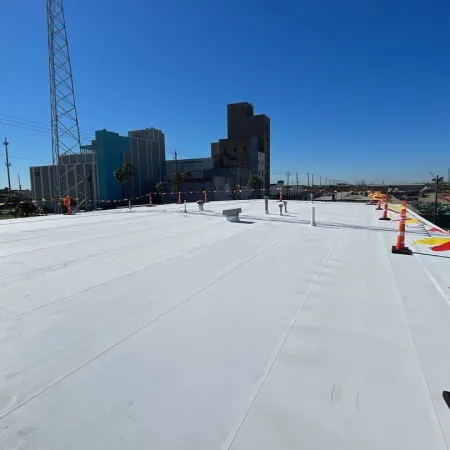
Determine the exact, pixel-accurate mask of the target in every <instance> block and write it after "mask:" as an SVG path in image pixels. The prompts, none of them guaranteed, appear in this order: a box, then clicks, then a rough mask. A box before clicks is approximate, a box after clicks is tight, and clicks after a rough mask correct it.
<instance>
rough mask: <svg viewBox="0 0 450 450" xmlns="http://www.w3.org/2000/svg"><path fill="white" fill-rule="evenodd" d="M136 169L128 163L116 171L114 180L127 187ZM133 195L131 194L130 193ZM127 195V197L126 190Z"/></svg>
mask: <svg viewBox="0 0 450 450" xmlns="http://www.w3.org/2000/svg"><path fill="white" fill-rule="evenodd" d="M135 170H136V168H135V167H134V166H133V164H131V163H129V162H127V163H125V164H122V165H121V166H120V167H119V168H117V169H116V170H115V171H114V178H115V179H116V181H117V182H118V183H119V184H121V185H125V184H127V183H128V182H129V181H130V180H131V179H132V178H133V175H134V172H135ZM130 194H131V192H130ZM125 195H126V189H125Z"/></svg>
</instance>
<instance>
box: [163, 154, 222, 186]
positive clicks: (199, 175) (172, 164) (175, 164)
mask: <svg viewBox="0 0 450 450" xmlns="http://www.w3.org/2000/svg"><path fill="white" fill-rule="evenodd" d="M212 168H213V160H212V158H191V159H179V160H177V161H175V160H170V161H166V173H167V178H169V177H170V176H171V175H172V174H173V173H175V172H176V171H177V170H178V172H184V171H185V170H189V171H190V172H191V174H192V176H191V180H192V181H195V180H202V179H203V178H205V171H206V170H210V169H212Z"/></svg>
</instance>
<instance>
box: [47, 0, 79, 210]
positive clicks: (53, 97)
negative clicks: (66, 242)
mask: <svg viewBox="0 0 450 450" xmlns="http://www.w3.org/2000/svg"><path fill="white" fill-rule="evenodd" d="M47 30H48V62H49V73H50V105H51V129H52V154H53V165H54V174H55V175H54V181H55V182H54V186H55V192H54V197H55V199H56V209H57V210H59V209H60V207H59V206H60V201H58V199H61V198H63V197H65V196H66V195H69V196H71V197H74V198H77V199H78V202H77V203H78V206H81V205H82V204H83V203H85V202H86V200H87V197H86V191H87V187H86V186H87V183H86V182H85V180H86V174H85V172H86V170H85V167H84V165H83V164H82V155H81V154H80V145H81V140H80V129H79V125H78V116H77V109H76V106H75V91H74V87H73V79H72V66H71V63H70V54H69V44H68V40H67V33H66V22H65V18H64V6H63V0H47ZM71 155H77V156H72V157H71Z"/></svg>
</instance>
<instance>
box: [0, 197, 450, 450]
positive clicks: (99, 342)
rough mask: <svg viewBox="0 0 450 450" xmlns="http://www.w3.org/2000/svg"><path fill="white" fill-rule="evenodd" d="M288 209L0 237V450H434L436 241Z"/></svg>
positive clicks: (444, 265) (175, 212)
mask: <svg viewBox="0 0 450 450" xmlns="http://www.w3.org/2000/svg"><path fill="white" fill-rule="evenodd" d="M232 207H241V208H242V211H243V214H241V219H242V221H243V222H242V223H231V222H227V221H226V220H225V218H224V217H223V216H222V209H226V208H232ZM287 208H288V213H287V214H286V215H284V216H283V217H280V216H279V215H278V206H277V204H276V203H275V202H274V201H270V214H269V215H265V214H264V203H263V201H260V200H254V201H236V202H231V201H230V202H216V203H208V204H205V211H204V212H203V213H201V212H199V211H198V208H197V205H196V204H188V213H187V214H185V213H183V212H182V209H183V207H182V206H178V205H167V206H157V207H153V208H146V207H142V208H134V209H133V211H132V212H129V211H128V210H127V209H124V210H114V211H103V212H94V213H84V214H78V215H75V216H53V217H50V216H49V217H40V218H30V219H20V220H14V221H13V220H11V221H8V220H3V221H0V279H1V283H0V448H2V449H19V448H20V449H33V450H36V449H45V450H61V449H69V450H79V449H83V450H88V449H89V450H90V449H92V450H94V449H95V450H99V449H105V450H110V449H144V448H145V449H158V450H159V449H194V450H212V449H233V450H238V449H239V450H244V449H245V450H247V449H255V450H274V449H288V450H291V449H292V450H298V449H314V450H336V449H338V450H341V449H352V450H361V449H364V450H374V449H380V450H381V449H382V450H403V449H405V450H435V449H439V450H440V449H448V448H449V444H450V410H449V409H448V407H447V406H446V404H445V402H444V401H443V399H442V391H443V390H450V358H449V355H450V314H449V294H450V251H445V245H446V242H448V241H450V236H449V235H446V234H444V233H441V232H439V230H433V228H432V226H431V225H430V224H429V223H426V222H423V221H419V220H417V218H416V217H415V216H412V215H410V216H409V221H408V226H407V245H408V246H409V247H410V248H411V249H413V250H414V251H416V252H417V253H415V254H414V255H412V256H404V255H394V254H392V253H391V246H392V245H393V244H394V243H395V240H396V227H397V222H395V220H397V219H398V210H395V208H394V210H393V211H390V212H389V214H390V215H391V217H392V219H393V220H392V221H391V222H382V221H379V220H378V218H379V217H380V215H381V212H380V211H375V207H374V206H366V205H360V204H340V203H334V204H333V203H325V202H320V204H315V208H316V220H317V225H318V226H317V227H310V226H308V222H309V219H310V210H311V205H310V204H309V203H307V202H294V201H289V202H288V205H287ZM430 239H431V240H430ZM413 242H415V244H414V243H413ZM439 246H440V249H441V250H442V248H443V247H442V246H444V250H442V251H436V247H439ZM431 247H434V248H435V250H432V249H431Z"/></svg>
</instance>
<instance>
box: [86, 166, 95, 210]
mask: <svg viewBox="0 0 450 450" xmlns="http://www.w3.org/2000/svg"><path fill="white" fill-rule="evenodd" d="M89 187H90V190H91V201H92V211H94V194H93V190H92V164H89ZM86 207H87V205H86Z"/></svg>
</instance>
